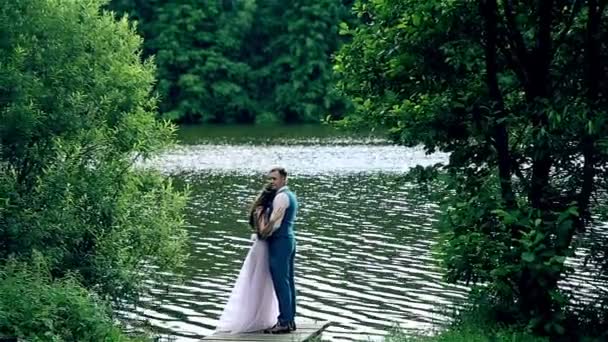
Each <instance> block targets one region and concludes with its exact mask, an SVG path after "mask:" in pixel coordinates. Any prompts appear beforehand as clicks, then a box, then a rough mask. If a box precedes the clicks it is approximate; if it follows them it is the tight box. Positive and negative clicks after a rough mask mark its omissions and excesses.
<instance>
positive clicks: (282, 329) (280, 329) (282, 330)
mask: <svg viewBox="0 0 608 342" xmlns="http://www.w3.org/2000/svg"><path fill="white" fill-rule="evenodd" d="M290 332H292V330H291V326H290V325H289V324H288V325H281V324H280V323H277V324H275V325H274V327H272V328H270V329H266V330H264V334H288V333H290Z"/></svg>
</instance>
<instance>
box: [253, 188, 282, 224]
mask: <svg viewBox="0 0 608 342" xmlns="http://www.w3.org/2000/svg"><path fill="white" fill-rule="evenodd" d="M276 194H277V190H275V189H273V188H272V186H271V185H270V184H268V185H266V186H264V188H263V189H262V191H261V192H260V194H259V195H258V196H257V197H256V198H255V200H254V201H253V203H252V204H251V208H250V209H249V225H250V226H251V228H255V221H256V219H257V218H256V217H255V211H256V209H257V208H258V207H262V208H264V210H266V209H268V208H270V206H271V205H272V201H273V200H274V196H275V195H276Z"/></svg>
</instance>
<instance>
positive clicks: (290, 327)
mask: <svg viewBox="0 0 608 342" xmlns="http://www.w3.org/2000/svg"><path fill="white" fill-rule="evenodd" d="M288 326H289V329H291V331H296V330H297V327H296V322H295V321H291V322H289V325H288Z"/></svg>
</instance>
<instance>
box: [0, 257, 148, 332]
mask: <svg viewBox="0 0 608 342" xmlns="http://www.w3.org/2000/svg"><path fill="white" fill-rule="evenodd" d="M37 266H38V269H37V270H35V271H30V270H28V268H29V267H30V266H26V265H22V264H18V263H13V262H11V263H9V265H7V266H5V268H4V270H3V271H2V272H0V336H12V337H18V338H20V339H23V340H27V341H31V342H36V341H57V342H59V341H83V342H84V341H90V342H98V341H106V342H110V341H112V342H114V341H116V342H118V341H124V342H126V341H134V339H132V338H129V337H127V336H125V335H124V334H123V333H121V332H120V330H119V328H118V327H117V326H115V325H114V322H113V320H112V317H111V314H110V310H109V308H108V307H107V306H106V305H105V304H104V303H103V302H102V301H101V300H99V299H98V298H96V296H94V295H93V294H91V293H90V292H89V291H87V290H86V289H85V288H84V287H82V286H81V285H80V284H79V283H78V281H77V280H76V279H74V278H73V277H71V276H68V277H66V278H64V279H63V280H61V281H57V282H54V281H52V280H51V277H50V275H49V274H45V273H46V270H45V269H44V264H38V265H37ZM142 341H143V340H142Z"/></svg>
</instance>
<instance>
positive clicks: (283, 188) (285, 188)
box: [277, 185, 288, 194]
mask: <svg viewBox="0 0 608 342" xmlns="http://www.w3.org/2000/svg"><path fill="white" fill-rule="evenodd" d="M287 189H288V188H287V185H283V186H282V187H280V188H279V190H277V194H278V193H279V192H281V191H285V190H287Z"/></svg>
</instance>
